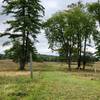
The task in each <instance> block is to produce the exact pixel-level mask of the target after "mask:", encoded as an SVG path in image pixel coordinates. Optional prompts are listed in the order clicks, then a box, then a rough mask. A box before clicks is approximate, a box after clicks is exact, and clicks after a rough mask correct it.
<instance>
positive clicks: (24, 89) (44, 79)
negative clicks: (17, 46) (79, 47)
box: [0, 60, 100, 100]
mask: <svg viewBox="0 0 100 100" xmlns="http://www.w3.org/2000/svg"><path fill="white" fill-rule="evenodd" d="M1 62H2V63H1ZM1 62H0V100H100V73H99V64H97V68H98V71H97V73H94V71H93V69H92V68H91V67H90V70H86V71H85V72H83V71H76V70H72V72H68V71H67V69H66V67H67V65H66V64H64V63H51V62H48V63H47V62H44V63H36V62H35V63H33V79H31V78H30V72H29V71H28V69H29V68H28V66H27V67H26V71H23V72H20V71H18V70H17V69H18V65H16V64H14V63H13V62H12V61H9V60H7V61H1ZM2 67H3V68H2ZM73 67H75V65H73ZM88 69H89V68H88Z"/></svg>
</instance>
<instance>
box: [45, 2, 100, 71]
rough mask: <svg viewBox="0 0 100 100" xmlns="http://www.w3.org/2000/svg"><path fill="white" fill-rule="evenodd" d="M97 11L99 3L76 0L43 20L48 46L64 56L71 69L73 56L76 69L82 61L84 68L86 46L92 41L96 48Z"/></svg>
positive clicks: (99, 15)
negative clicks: (77, 0)
mask: <svg viewBox="0 0 100 100" xmlns="http://www.w3.org/2000/svg"><path fill="white" fill-rule="evenodd" d="M95 6H96V7H95ZM94 10H96V11H94ZM95 12H96V13H97V15H96V14H95ZM99 13H100V4H99V3H94V4H88V5H84V4H82V3H81V2H78V3H77V4H74V3H73V4H71V5H69V6H68V9H67V10H64V11H61V12H57V13H56V14H54V15H53V16H52V17H51V18H49V19H48V20H47V21H46V22H44V29H45V34H46V37H47V39H48V43H49V46H50V48H51V49H52V50H58V52H59V54H63V56H65V58H66V62H67V63H68V67H69V70H71V62H72V58H73V56H75V57H76V58H75V59H77V69H80V68H81V64H82V63H83V70H84V69H85V66H86V62H87V61H86V54H87V48H88V47H89V46H91V44H92V41H94V42H95V44H96V47H97V48H98V47H99V44H100V42H99V39H100V38H99V36H100V32H99V31H98V30H97V25H96V20H98V19H99V18H100V14H99ZM94 16H95V17H94ZM96 16H97V17H96ZM98 21H99V20H98ZM99 49H100V48H99ZM97 53H100V50H98V49H97ZM98 56H99V57H100V55H98ZM82 57H83V59H82Z"/></svg>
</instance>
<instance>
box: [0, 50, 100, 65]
mask: <svg viewBox="0 0 100 100" xmlns="http://www.w3.org/2000/svg"><path fill="white" fill-rule="evenodd" d="M4 59H12V60H13V56H12V55H7V54H0V60H4ZM33 61H36V62H43V61H47V62H66V57H64V56H61V55H60V56H55V55H45V54H37V55H35V56H33ZM81 61H83V57H81ZM86 61H87V63H91V62H95V61H98V59H97V58H96V57H95V56H93V54H92V53H90V52H87V55H86ZM73 62H77V59H76V56H73Z"/></svg>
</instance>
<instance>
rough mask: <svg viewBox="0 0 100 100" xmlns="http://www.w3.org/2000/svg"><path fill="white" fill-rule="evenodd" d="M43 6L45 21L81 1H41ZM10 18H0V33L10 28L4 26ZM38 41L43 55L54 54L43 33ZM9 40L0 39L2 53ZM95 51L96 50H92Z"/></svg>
mask: <svg viewBox="0 0 100 100" xmlns="http://www.w3.org/2000/svg"><path fill="white" fill-rule="evenodd" d="M41 1H42V2H41V3H42V5H43V6H44V7H45V16H44V19H48V18H50V17H51V16H52V14H54V13H55V12H57V11H60V10H63V9H66V8H67V5H69V4H71V3H75V2H78V1H79V0H41ZM81 1H82V2H83V3H87V2H95V1H97V0H81ZM1 6H2V0H0V12H1V11H2V7H1ZM9 18H10V17H9V16H0V32H3V31H4V30H5V29H6V28H7V27H8V26H7V25H6V24H4V22H5V20H7V19H9ZM37 39H38V41H39V43H37V44H36V47H37V50H38V52H39V53H41V54H51V55H52V54H53V55H55V54H56V53H52V51H51V50H50V49H48V42H47V39H46V38H45V35H44V34H43V31H42V32H41V34H40V35H38V38H37ZM6 40H7V37H4V38H2V39H0V53H2V52H3V51H4V49H5V48H6V49H7V48H9V47H2V43H4V42H5V41H6ZM91 50H92V51H94V49H91Z"/></svg>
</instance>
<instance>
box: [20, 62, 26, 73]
mask: <svg viewBox="0 0 100 100" xmlns="http://www.w3.org/2000/svg"><path fill="white" fill-rule="evenodd" d="M19 66H20V67H19V70H21V71H23V70H25V62H24V61H20V62H19Z"/></svg>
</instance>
